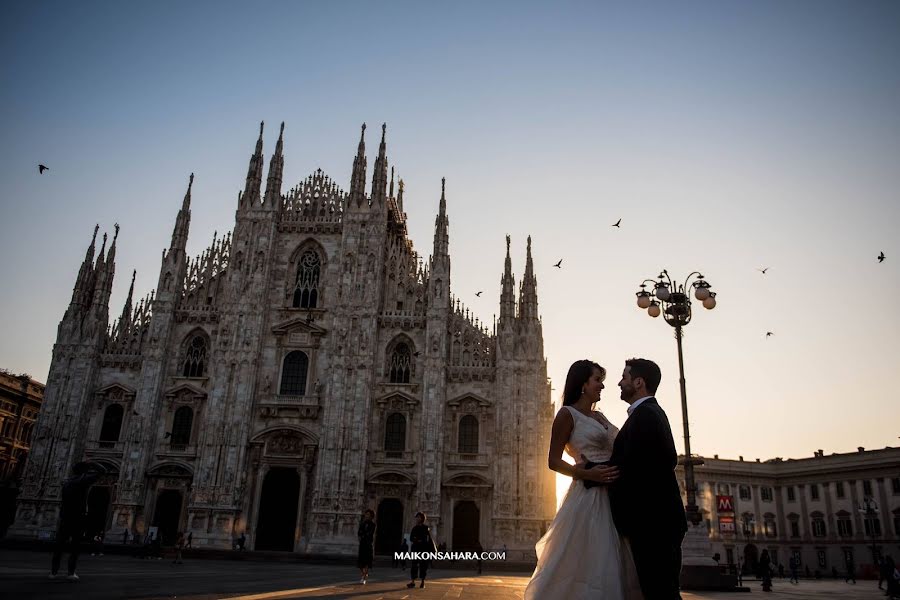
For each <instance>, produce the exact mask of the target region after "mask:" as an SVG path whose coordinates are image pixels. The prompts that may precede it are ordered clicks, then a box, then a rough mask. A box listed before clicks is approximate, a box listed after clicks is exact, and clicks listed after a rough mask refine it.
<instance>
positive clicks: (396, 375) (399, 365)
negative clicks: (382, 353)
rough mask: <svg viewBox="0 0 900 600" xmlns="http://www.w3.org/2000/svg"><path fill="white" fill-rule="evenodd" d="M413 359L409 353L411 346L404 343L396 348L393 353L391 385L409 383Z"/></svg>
mask: <svg viewBox="0 0 900 600" xmlns="http://www.w3.org/2000/svg"><path fill="white" fill-rule="evenodd" d="M411 357H412V353H411V352H410V351H409V346H407V345H406V344H404V343H403V342H400V343H399V344H397V345H396V346H394V351H393V352H391V367H390V382H391V383H409V375H410V370H411V369H410V366H411V364H412V358H411Z"/></svg>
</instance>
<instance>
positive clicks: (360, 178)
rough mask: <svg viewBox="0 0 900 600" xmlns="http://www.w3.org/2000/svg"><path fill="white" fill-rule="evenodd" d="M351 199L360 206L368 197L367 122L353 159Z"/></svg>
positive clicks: (363, 127)
mask: <svg viewBox="0 0 900 600" xmlns="http://www.w3.org/2000/svg"><path fill="white" fill-rule="evenodd" d="M350 199H351V200H355V201H356V205H357V206H360V205H361V204H362V203H363V201H364V200H365V199H366V124H365V123H363V124H362V133H360V134H359V147H358V148H357V150H356V158H354V159H353V174H352V175H351V176H350Z"/></svg>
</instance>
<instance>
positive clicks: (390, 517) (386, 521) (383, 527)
mask: <svg viewBox="0 0 900 600" xmlns="http://www.w3.org/2000/svg"><path fill="white" fill-rule="evenodd" d="M410 527H411V526H410ZM402 540H403V503H401V502H400V501H399V500H397V499H396V498H387V499H385V500H382V501H381V503H380V504H379V505H378V515H377V516H376V520H375V553H376V554H389V555H393V553H394V552H397V551H399V550H400V543H401V541H402Z"/></svg>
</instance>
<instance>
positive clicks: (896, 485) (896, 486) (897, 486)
mask: <svg viewBox="0 0 900 600" xmlns="http://www.w3.org/2000/svg"><path fill="white" fill-rule="evenodd" d="M891 489H893V490H894V493H895V494H900V477H894V478H892V479H891Z"/></svg>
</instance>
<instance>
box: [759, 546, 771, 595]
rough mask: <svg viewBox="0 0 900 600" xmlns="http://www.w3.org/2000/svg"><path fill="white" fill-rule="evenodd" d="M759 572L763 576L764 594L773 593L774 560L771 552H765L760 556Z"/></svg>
mask: <svg viewBox="0 0 900 600" xmlns="http://www.w3.org/2000/svg"><path fill="white" fill-rule="evenodd" d="M759 570H760V574H761V575H762V589H763V591H764V592H771V591H772V559H771V558H769V551H768V550H763V551H762V554H760V556H759Z"/></svg>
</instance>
